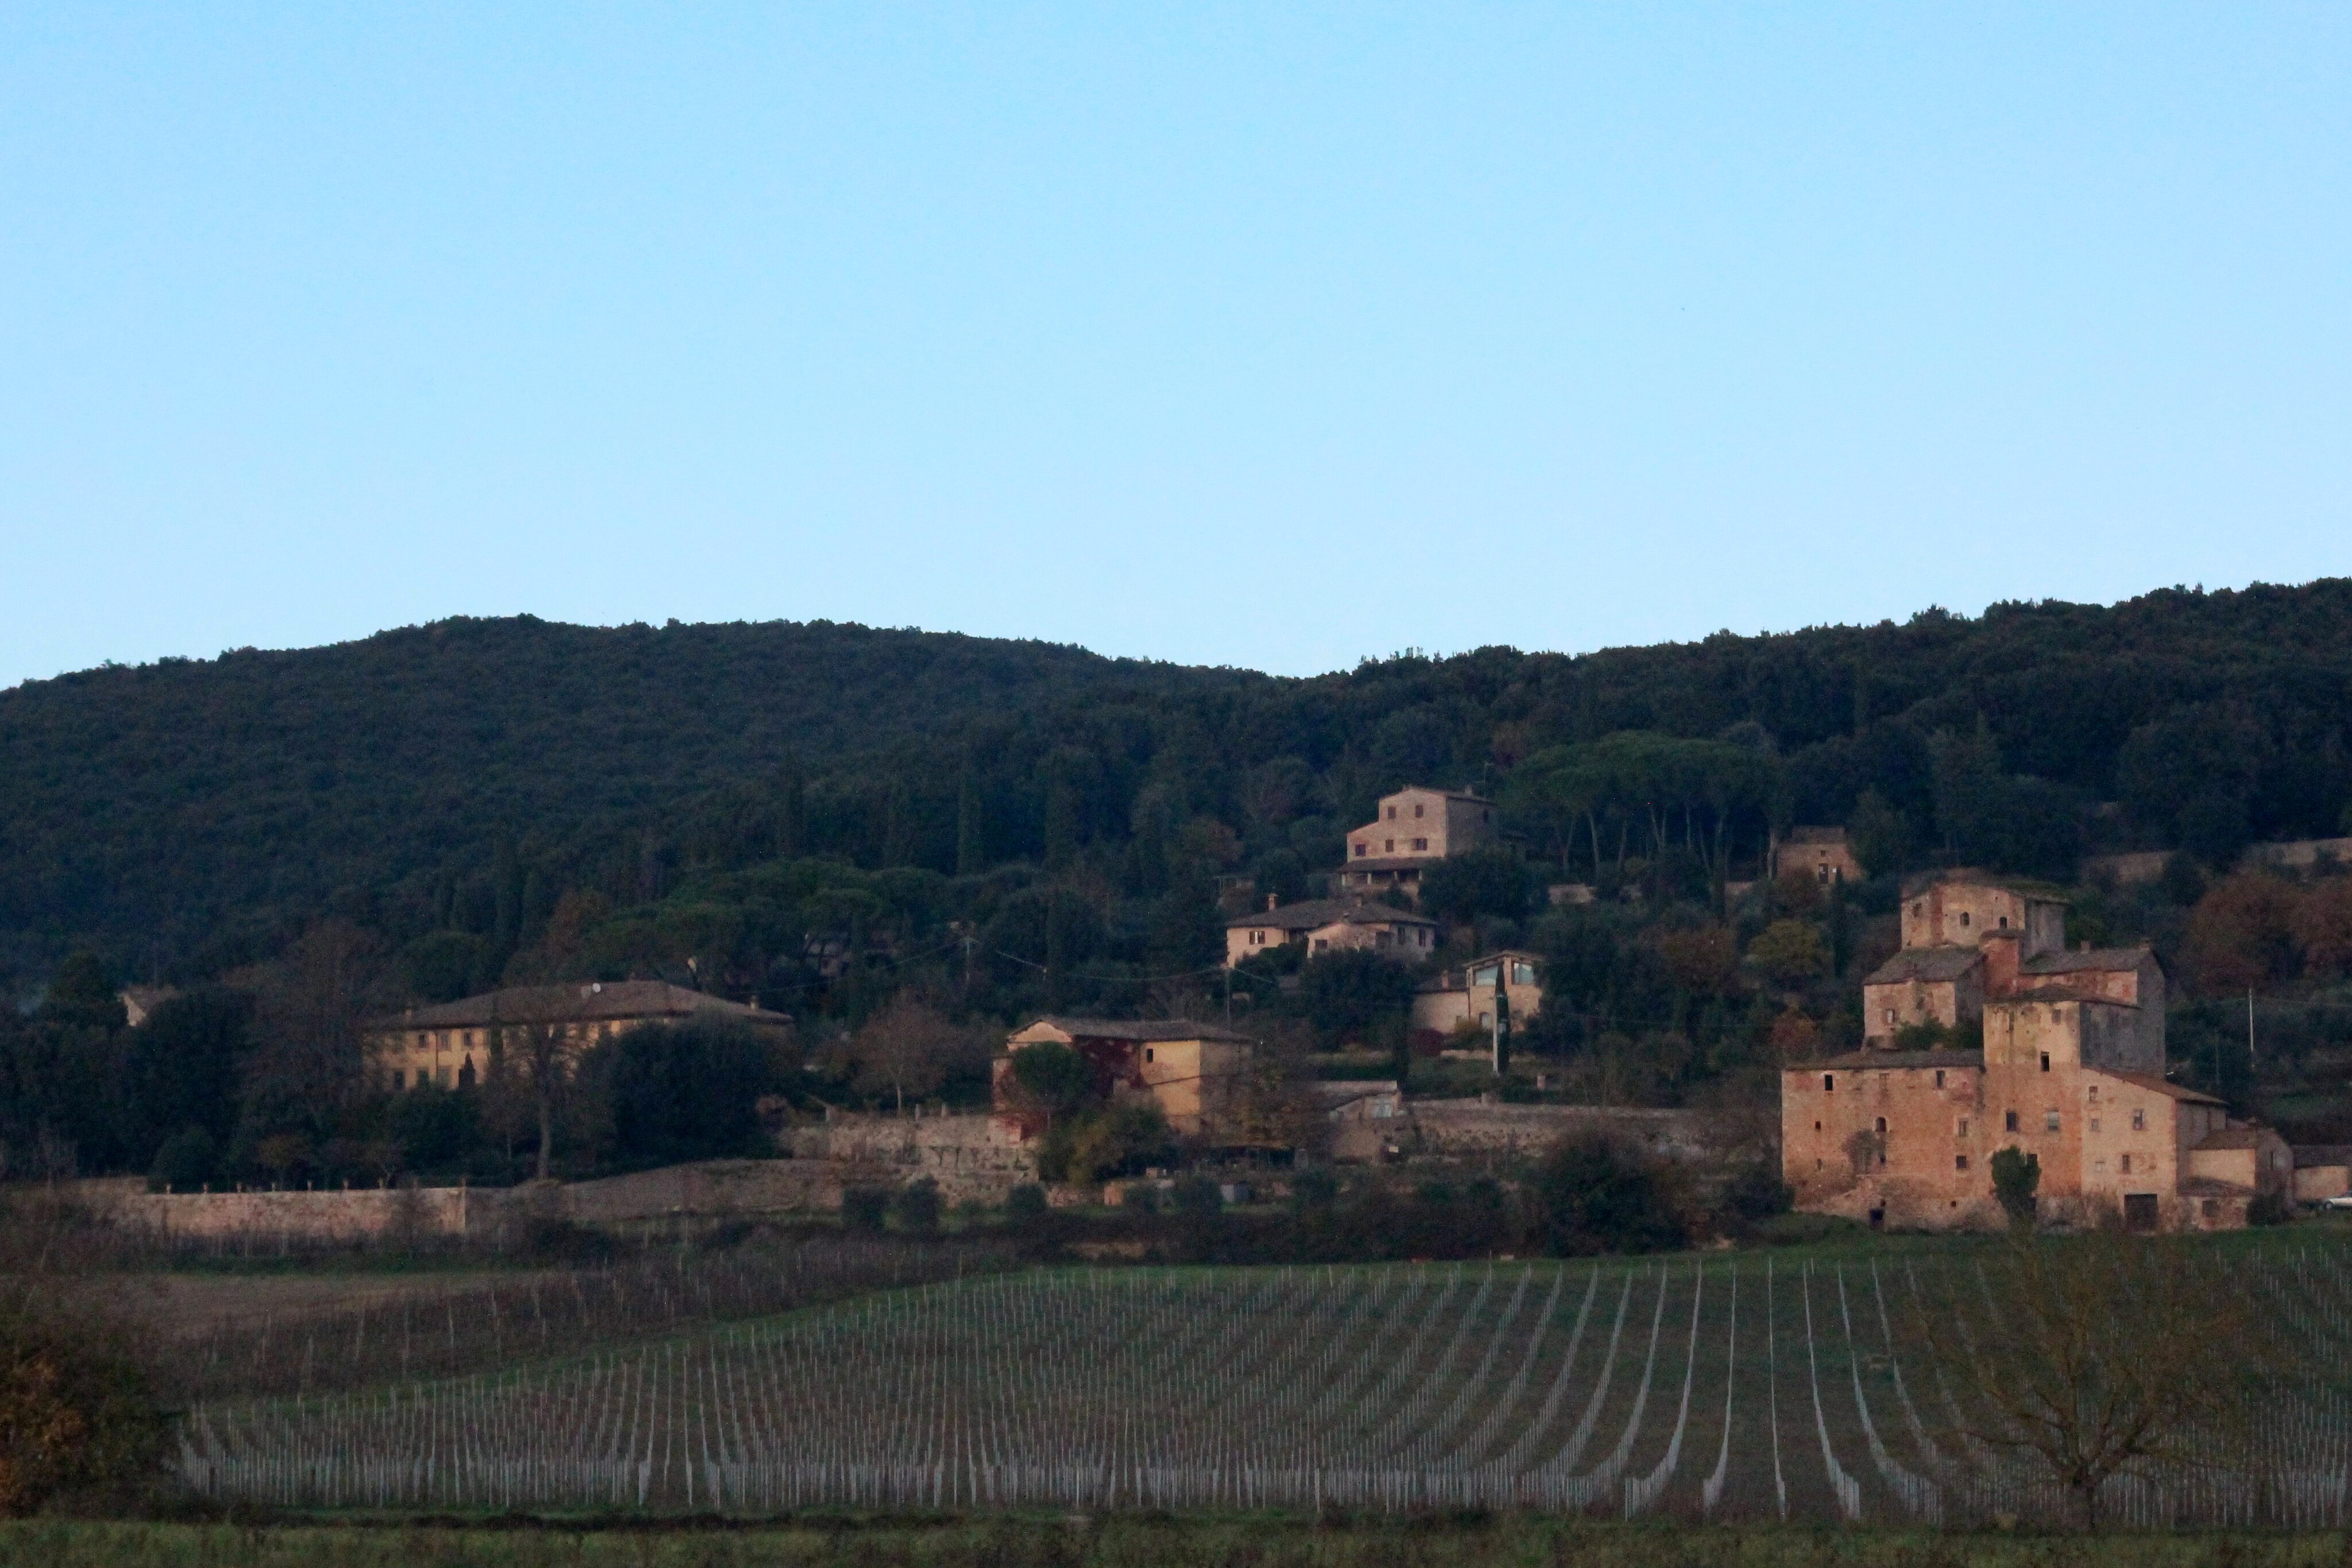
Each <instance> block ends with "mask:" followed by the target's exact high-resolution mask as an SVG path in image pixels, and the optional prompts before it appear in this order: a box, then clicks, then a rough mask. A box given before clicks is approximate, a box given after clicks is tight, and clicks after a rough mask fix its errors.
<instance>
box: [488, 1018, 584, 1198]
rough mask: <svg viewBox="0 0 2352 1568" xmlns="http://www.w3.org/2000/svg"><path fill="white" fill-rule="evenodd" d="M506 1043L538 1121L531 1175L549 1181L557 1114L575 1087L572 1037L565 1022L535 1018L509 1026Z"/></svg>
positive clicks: (553, 1153) (553, 1156)
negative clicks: (519, 1070)
mask: <svg viewBox="0 0 2352 1568" xmlns="http://www.w3.org/2000/svg"><path fill="white" fill-rule="evenodd" d="M505 1041H506V1044H507V1047H508V1050H509V1056H510V1058H511V1061H512V1063H513V1065H514V1066H515V1067H519V1068H520V1069H521V1071H522V1077H523V1082H524V1083H525V1084H526V1085H527V1086H528V1087H529V1090H530V1103H531V1108H532V1109H533V1110H534V1111H535V1112H536V1113H538V1119H539V1158H538V1161H537V1163H536V1164H535V1165H534V1166H533V1167H532V1173H531V1174H532V1176H534V1177H535V1178H536V1179H537V1180H540V1181H546V1180H548V1179H549V1177H550V1176H551V1172H552V1168H553V1161H554V1158H555V1121H556V1113H558V1112H559V1111H561V1110H562V1106H563V1102H564V1100H565V1099H566V1097H567V1093H568V1091H569V1090H570V1088H571V1085H572V1034H571V1030H570V1027H569V1026H568V1025H567V1024H565V1023H564V1022H563V1021H562V1020H561V1019H555V1018H551V1017H534V1018H528V1019H521V1020H520V1021H519V1022H517V1023H515V1024H512V1025H510V1026H509V1027H508V1028H507V1030H506V1031H505Z"/></svg>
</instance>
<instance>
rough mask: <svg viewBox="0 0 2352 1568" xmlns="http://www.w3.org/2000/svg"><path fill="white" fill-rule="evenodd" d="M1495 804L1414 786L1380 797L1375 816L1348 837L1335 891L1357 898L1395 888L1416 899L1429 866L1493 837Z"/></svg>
mask: <svg viewBox="0 0 2352 1568" xmlns="http://www.w3.org/2000/svg"><path fill="white" fill-rule="evenodd" d="M1495 833H1496V822H1495V802H1493V801H1492V800H1487V799H1486V797H1485V796H1483V795H1472V794H1469V793H1467V792H1465V791H1456V790H1451V789H1423V788H1420V787H1417V786H1416V787H1414V788H1412V789H1400V790H1398V791H1397V792H1396V793H1395V794H1393V795H1383V796H1381V804H1380V814H1379V815H1378V816H1376V817H1374V818H1373V819H1372V820H1371V821H1369V822H1367V823H1365V824H1364V825H1363V826H1362V827H1360V828H1358V829H1357V830H1355V831H1353V832H1351V833H1349V835H1348V859H1347V861H1346V862H1345V863H1344V864H1342V865H1341V866H1340V867H1339V890H1340V892H1341V893H1342V894H1356V895H1358V896H1359V897H1361V896H1365V895H1368V894H1374V893H1378V892H1381V890H1383V889H1387V888H1395V889H1398V890H1399V891H1402V892H1403V893H1405V894H1410V895H1411V896H1412V897H1413V898H1415V899H1418V898H1419V897H1420V896H1421V873H1423V871H1425V870H1427V869H1428V867H1429V866H1430V865H1431V864H1432V863H1433V862H1437V861H1442V860H1444V858H1445V857H1446V856H1448V855H1458V854H1461V853H1463V852H1465V851H1467V850H1473V849H1475V848H1477V847H1478V846H1479V845H1480V844H1483V843H1485V842H1486V841H1488V840H1490V839H1492V838H1494V837H1495Z"/></svg>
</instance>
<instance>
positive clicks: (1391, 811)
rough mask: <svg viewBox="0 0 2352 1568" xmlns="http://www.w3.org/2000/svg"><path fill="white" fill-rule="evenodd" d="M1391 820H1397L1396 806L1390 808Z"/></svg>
mask: <svg viewBox="0 0 2352 1568" xmlns="http://www.w3.org/2000/svg"><path fill="white" fill-rule="evenodd" d="M1389 821H1391V822H1393V821H1396V808H1395V807H1394V806H1391V807H1390V808H1389Z"/></svg>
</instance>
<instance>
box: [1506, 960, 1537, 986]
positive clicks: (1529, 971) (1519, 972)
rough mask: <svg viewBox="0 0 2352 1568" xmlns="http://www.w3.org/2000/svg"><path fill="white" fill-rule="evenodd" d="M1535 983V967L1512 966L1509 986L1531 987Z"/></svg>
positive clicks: (1530, 965) (1526, 965)
mask: <svg viewBox="0 0 2352 1568" xmlns="http://www.w3.org/2000/svg"><path fill="white" fill-rule="evenodd" d="M1535 983H1536V967H1535V966H1534V965H1533V964H1520V963H1514V964H1512V966H1511V984H1513V985H1515V986H1532V985H1534V984H1535Z"/></svg>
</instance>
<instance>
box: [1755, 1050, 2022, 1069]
mask: <svg viewBox="0 0 2352 1568" xmlns="http://www.w3.org/2000/svg"><path fill="white" fill-rule="evenodd" d="M1983 1065H1984V1052H1983V1051H1847V1052H1846V1053H1845V1054H1844V1055H1843V1056H1824V1057H1822V1058H1820V1059H1819V1060H1817V1061H1801V1062H1798V1063H1797V1064H1795V1065H1794V1066H1792V1067H1790V1068H1788V1069H1786V1071H1790V1072H1834V1071H1848V1072H1859V1071H1868V1070H1870V1069H1873V1068H1880V1069H1885V1068H1903V1069H1917V1068H1922V1067H1982V1066H1983Z"/></svg>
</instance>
